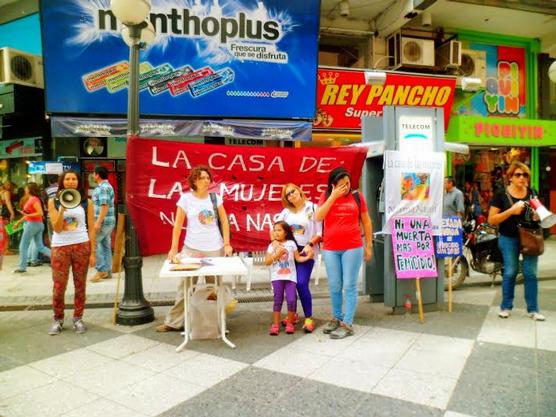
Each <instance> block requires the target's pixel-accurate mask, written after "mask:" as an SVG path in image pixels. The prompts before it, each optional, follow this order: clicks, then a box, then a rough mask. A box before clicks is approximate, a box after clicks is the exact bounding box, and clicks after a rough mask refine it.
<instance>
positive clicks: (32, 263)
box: [27, 261, 42, 267]
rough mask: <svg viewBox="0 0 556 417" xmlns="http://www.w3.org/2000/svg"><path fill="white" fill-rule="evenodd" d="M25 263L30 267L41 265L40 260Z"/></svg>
mask: <svg viewBox="0 0 556 417" xmlns="http://www.w3.org/2000/svg"><path fill="white" fill-rule="evenodd" d="M27 265H28V266H32V267H35V266H42V262H41V261H37V262H31V263H28V264H27Z"/></svg>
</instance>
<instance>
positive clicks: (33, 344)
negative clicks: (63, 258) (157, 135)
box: [0, 280, 556, 417]
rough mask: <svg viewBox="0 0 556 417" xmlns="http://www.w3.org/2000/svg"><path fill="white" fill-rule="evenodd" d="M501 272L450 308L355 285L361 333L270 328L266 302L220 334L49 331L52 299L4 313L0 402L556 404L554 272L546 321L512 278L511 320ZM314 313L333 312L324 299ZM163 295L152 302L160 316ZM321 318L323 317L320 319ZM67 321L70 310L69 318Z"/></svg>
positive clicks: (494, 410)
mask: <svg viewBox="0 0 556 417" xmlns="http://www.w3.org/2000/svg"><path fill="white" fill-rule="evenodd" d="M499 291H500V288H499V286H497V287H494V288H482V287H478V288H466V289H465V290H462V291H457V292H455V301H456V304H455V308H454V312H453V313H451V314H449V313H447V312H432V313H427V314H426V323H425V324H423V325H421V324H419V323H418V320H417V317H416V315H415V314H412V315H408V316H392V315H389V314H387V311H386V310H385V309H384V307H383V306H382V305H380V304H370V303H369V302H368V301H367V299H366V298H365V297H362V298H361V301H360V304H359V308H358V312H357V317H356V323H357V324H356V326H355V329H356V333H355V336H353V337H350V338H347V339H345V340H330V339H328V337H326V336H325V335H323V334H322V332H321V331H320V330H318V329H317V330H316V331H315V333H313V334H310V335H305V334H302V333H300V332H298V333H296V334H295V335H293V336H290V335H285V334H284V333H281V334H280V336H278V337H270V336H267V334H266V330H267V327H268V321H269V318H270V307H271V306H270V304H269V303H254V304H240V305H239V306H238V310H237V311H236V312H235V313H234V314H233V315H232V316H231V317H229V319H228V324H229V326H228V327H229V329H230V338H231V339H232V340H233V341H234V342H235V343H236V344H237V349H235V350H232V349H230V348H228V347H227V346H225V345H224V344H223V343H222V342H221V341H218V340H208V341H192V342H190V344H189V345H188V349H186V350H185V351H183V352H181V353H176V352H175V347H176V346H177V345H178V344H179V342H180V339H181V337H180V336H179V334H176V333H164V334H162V333H156V332H154V326H155V325H156V324H157V323H150V324H147V325H143V326H137V327H120V326H113V325H112V324H110V317H111V311H110V310H108V309H89V310H88V311H87V312H86V321H87V323H88V324H89V327H90V328H89V331H88V332H87V333H86V334H84V335H76V334H75V333H74V332H73V331H72V330H71V329H68V328H66V330H65V331H64V332H63V333H62V335H60V336H57V337H51V336H48V335H47V334H46V330H47V328H48V325H49V323H50V312H48V311H18V312H2V313H0V387H1V389H0V416H3V417H12V416H24V417H31V416H41V417H42V416H44V417H48V416H64V417H70V416H71V417H73V416H75V417H78V416H79V417H89V416H98V417H100V416H102V417H110V416H118V417H126V416H137V417H141V416H168V417H169V416H180V417H183V416H195V417H198V416H211V417H213V416H244V417H249V416H255V415H257V416H281V417H283V416H294V417H295V416H335V417H337V416H380V417H382V416H397V417H398V416H399V417H405V416H419V417H420V416H446V417H466V416H475V417H482V416H504V417H506V416H512V417H513V416H527V417H529V416H538V417H554V416H556V395H555V394H556V280H547V281H543V282H541V284H540V305H541V306H542V307H543V312H544V313H545V315H546V316H547V319H548V320H547V321H546V322H544V323H535V322H533V321H531V320H530V319H528V318H527V317H526V315H525V310H523V303H522V297H523V294H522V291H523V287H522V286H520V287H518V290H517V294H516V301H517V302H516V309H515V310H514V313H513V316H512V317H511V318H510V319H508V320H500V319H498V318H497V317H496V313H497V307H496V305H497V304H498V302H499V296H500V295H499ZM315 304H316V306H315V316H316V317H318V318H319V319H321V320H324V319H326V318H327V317H328V315H329V312H330V307H329V304H328V302H327V300H317V301H316V302H315ZM167 309H168V307H157V308H156V309H155V311H156V317H157V322H158V323H160V321H161V320H162V318H163V317H164V313H165V312H166V311H167ZM319 324H322V321H321V322H319ZM66 327H68V324H66Z"/></svg>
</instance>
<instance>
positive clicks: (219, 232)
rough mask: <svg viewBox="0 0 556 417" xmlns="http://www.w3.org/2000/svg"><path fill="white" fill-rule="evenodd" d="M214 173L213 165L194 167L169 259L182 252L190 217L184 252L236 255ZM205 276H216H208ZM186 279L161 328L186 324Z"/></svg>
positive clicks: (179, 209)
mask: <svg viewBox="0 0 556 417" xmlns="http://www.w3.org/2000/svg"><path fill="white" fill-rule="evenodd" d="M212 180H213V176H212V172H211V170H210V168H209V167H207V166H204V165H198V166H196V167H194V168H193V169H192V170H191V172H190V173H189V176H188V177H187V183H188V185H189V189H190V191H189V192H186V193H183V194H182V195H181V197H180V199H179V200H178V202H177V204H176V206H177V208H176V214H175V221H174V228H173V230H172V244H171V247H170V251H169V252H168V259H170V260H174V259H175V258H176V255H177V254H178V245H179V241H180V236H181V232H182V227H183V223H184V221H185V220H186V219H187V228H186V231H185V241H184V245H183V249H182V253H183V254H185V255H187V256H196V257H198V256H201V257H202V256H232V254H233V248H232V245H231V244H230V224H229V222H228V216H227V215H226V210H225V209H224V204H223V201H222V197H220V195H219V194H217V193H209V188H210V185H211V183H212ZM205 279H207V280H210V279H215V278H213V277H205ZM183 298H184V293H183V281H182V282H181V283H180V285H179V286H178V290H177V294H176V301H175V303H174V305H173V306H172V308H171V309H170V311H169V312H168V314H167V315H166V318H165V320H164V323H163V324H161V325H159V326H157V327H156V331H157V332H171V331H179V330H181V329H182V328H183V325H184V311H183Z"/></svg>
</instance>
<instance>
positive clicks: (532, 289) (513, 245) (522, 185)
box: [488, 161, 545, 321]
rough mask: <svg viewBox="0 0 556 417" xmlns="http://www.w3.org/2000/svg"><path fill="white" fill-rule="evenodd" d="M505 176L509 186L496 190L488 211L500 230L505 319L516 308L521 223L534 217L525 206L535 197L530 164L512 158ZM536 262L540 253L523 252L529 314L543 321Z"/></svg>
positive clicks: (490, 221)
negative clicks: (515, 295) (530, 181)
mask: <svg viewBox="0 0 556 417" xmlns="http://www.w3.org/2000/svg"><path fill="white" fill-rule="evenodd" d="M506 175H507V178H508V180H509V182H510V185H509V186H508V187H506V188H503V189H501V190H499V191H498V192H497V193H496V195H495V196H494V198H493V200H492V202H491V207H490V211H489V213H488V222H489V223H490V224H493V225H498V226H499V233H500V236H499V239H498V246H499V247H500V251H501V252H502V258H503V266H504V272H503V276H502V304H501V305H500V313H498V317H500V318H503V319H506V318H508V317H510V314H511V311H512V309H513V302H514V291H515V278H516V276H517V273H518V271H519V255H520V244H519V231H518V226H519V225H520V224H522V223H526V222H528V221H530V220H531V219H528V218H526V213H527V210H526V207H527V205H528V204H529V201H530V200H531V198H532V197H533V196H534V194H533V192H532V190H531V189H530V188H529V177H530V176H531V171H530V170H529V167H528V166H527V165H525V164H524V163H522V162H519V161H513V162H512V163H511V164H510V166H509V167H508V170H507V171H506ZM537 263H538V256H529V255H525V254H523V276H524V278H525V280H524V287H525V302H526V304H527V313H528V314H529V316H530V317H531V318H532V319H533V320H536V321H544V320H545V317H544V316H543V315H542V314H540V313H539V306H538V304H537V296H538V280H537Z"/></svg>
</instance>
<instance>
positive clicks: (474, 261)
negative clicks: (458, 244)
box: [444, 219, 502, 289]
mask: <svg viewBox="0 0 556 417" xmlns="http://www.w3.org/2000/svg"><path fill="white" fill-rule="evenodd" d="M463 236H464V244H463V255H462V256H458V257H457V258H453V259H452V288H453V289H455V288H458V287H460V286H461V285H462V284H463V281H465V278H467V277H468V276H469V267H470V266H471V268H472V269H473V270H474V271H476V272H480V273H481V274H488V275H490V276H491V278H492V285H494V280H495V279H496V276H497V275H498V274H500V275H502V253H501V252H500V249H499V248H498V233H497V230H496V228H495V227H494V226H492V225H490V224H488V223H482V224H479V225H477V222H476V221H475V220H474V219H473V220H470V221H465V222H463ZM445 265H446V266H445V268H446V270H445V273H444V276H445V288H446V289H447V288H448V262H447V261H446V262H445Z"/></svg>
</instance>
